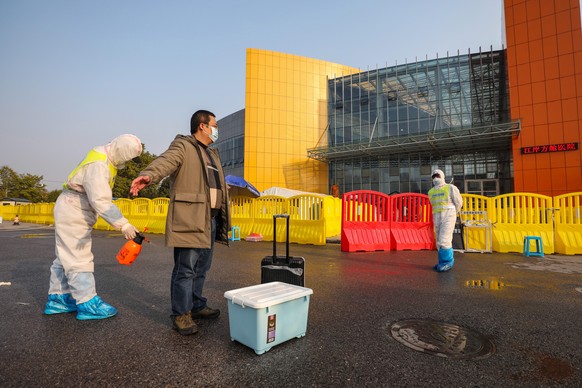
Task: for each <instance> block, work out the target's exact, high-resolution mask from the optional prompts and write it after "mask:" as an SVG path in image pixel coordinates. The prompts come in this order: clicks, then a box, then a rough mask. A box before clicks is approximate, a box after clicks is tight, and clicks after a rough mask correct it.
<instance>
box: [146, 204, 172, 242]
mask: <svg viewBox="0 0 582 388" xmlns="http://www.w3.org/2000/svg"><path fill="white" fill-rule="evenodd" d="M169 204H170V199H169V198H154V199H152V200H151V201H150V202H149V205H148V206H149V208H148V214H149V218H148V225H147V227H148V233H160V234H163V233H165V232H166V216H167V215H168V206H169Z"/></svg>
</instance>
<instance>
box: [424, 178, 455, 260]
mask: <svg viewBox="0 0 582 388" xmlns="http://www.w3.org/2000/svg"><path fill="white" fill-rule="evenodd" d="M432 178H433V186H434V187H433V188H431V189H430V190H429V191H428V197H429V199H430V203H431V205H432V214H433V221H434V231H435V237H436V245H437V249H438V260H439V261H438V264H437V265H436V266H435V267H434V269H435V270H436V271H438V272H444V271H448V270H450V269H451V268H452V267H453V264H454V263H455V259H454V257H453V233H454V230H455V221H456V219H457V213H458V212H460V211H461V208H462V207H463V198H462V197H461V193H460V192H459V189H458V188H457V187H456V186H454V185H452V184H447V183H445V173H444V172H443V171H441V170H434V171H433V172H432Z"/></svg>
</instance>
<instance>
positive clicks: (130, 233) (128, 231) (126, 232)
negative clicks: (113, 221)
mask: <svg viewBox="0 0 582 388" xmlns="http://www.w3.org/2000/svg"><path fill="white" fill-rule="evenodd" d="M121 233H123V237H125V239H126V240H132V239H133V238H134V237H135V236H136V235H137V234H138V233H139V230H137V228H136V227H135V226H133V225H132V224H130V223H129V222H128V223H127V224H125V225H123V226H122V227H121Z"/></svg>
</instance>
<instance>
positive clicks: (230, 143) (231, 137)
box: [212, 109, 245, 177]
mask: <svg viewBox="0 0 582 388" xmlns="http://www.w3.org/2000/svg"><path fill="white" fill-rule="evenodd" d="M218 128H219V132H218V133H219V135H218V142H216V143H215V144H213V145H212V147H216V148H217V149H218V152H219V153H220V160H222V168H223V170H224V174H225V175H236V176H240V177H242V176H243V174H244V153H245V140H244V132H245V110H244V109H241V110H239V111H238V112H235V113H233V114H231V115H228V116H226V117H224V118H222V119H220V120H218Z"/></svg>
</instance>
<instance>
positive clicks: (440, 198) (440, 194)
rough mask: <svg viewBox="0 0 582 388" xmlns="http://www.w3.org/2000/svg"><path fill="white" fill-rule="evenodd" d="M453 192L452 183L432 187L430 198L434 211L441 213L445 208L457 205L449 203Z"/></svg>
mask: <svg viewBox="0 0 582 388" xmlns="http://www.w3.org/2000/svg"><path fill="white" fill-rule="evenodd" d="M450 193H451V185H443V187H441V188H439V189H436V188H434V187H433V188H432V189H430V190H429V191H428V199H429V200H430V204H431V205H432V212H433V213H441V212H443V211H444V210H445V209H451V208H454V207H455V206H454V205H453V204H451V203H449V196H450Z"/></svg>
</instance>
